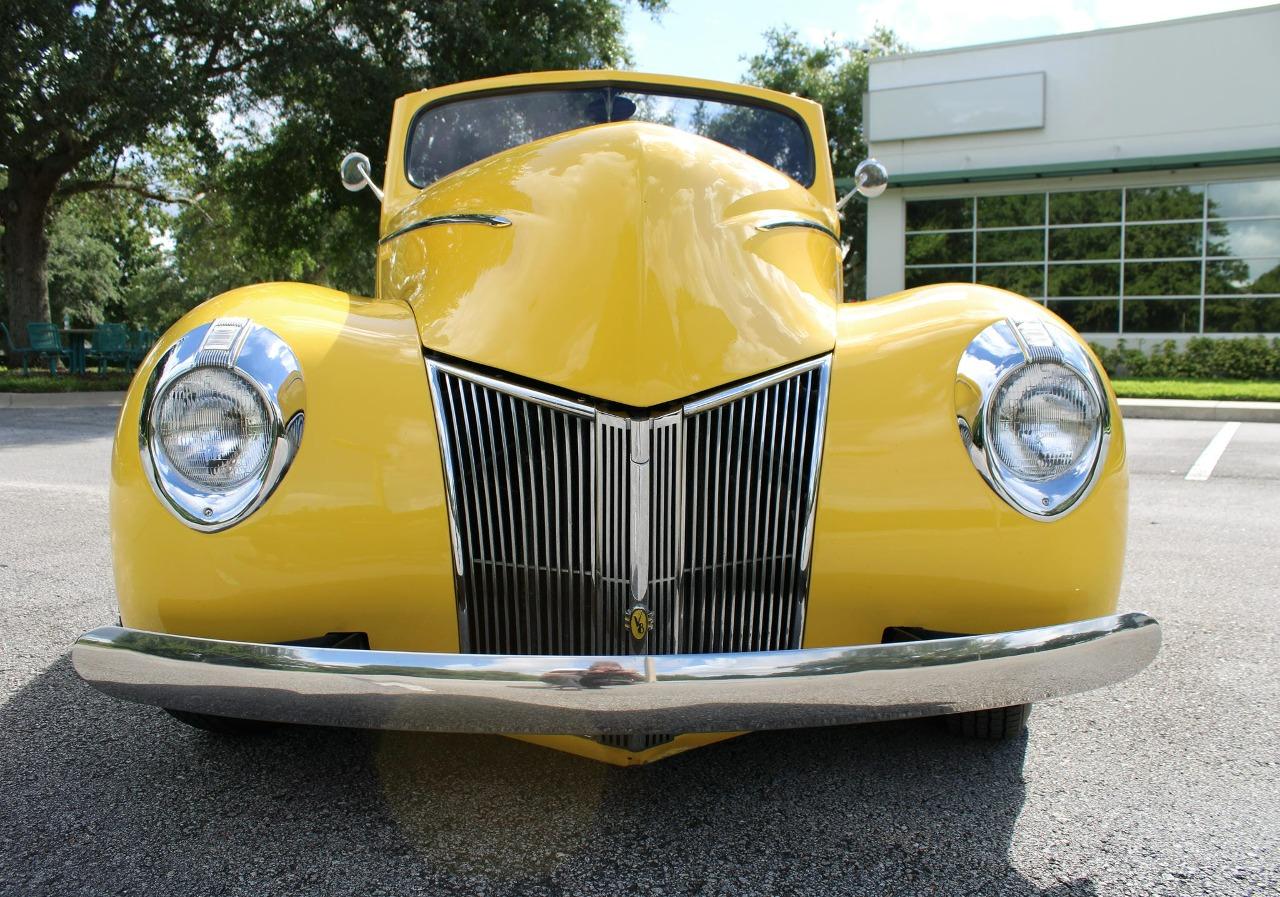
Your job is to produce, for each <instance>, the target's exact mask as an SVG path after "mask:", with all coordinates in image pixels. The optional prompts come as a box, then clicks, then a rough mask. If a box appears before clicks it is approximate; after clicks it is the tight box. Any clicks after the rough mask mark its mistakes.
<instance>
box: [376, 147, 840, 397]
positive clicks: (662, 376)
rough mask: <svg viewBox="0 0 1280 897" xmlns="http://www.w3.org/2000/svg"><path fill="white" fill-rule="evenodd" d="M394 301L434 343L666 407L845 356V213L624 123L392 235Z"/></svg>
mask: <svg viewBox="0 0 1280 897" xmlns="http://www.w3.org/2000/svg"><path fill="white" fill-rule="evenodd" d="M456 213H470V214H492V215H501V216H503V217H505V218H506V219H509V220H510V221H511V226H509V227H492V226H488V225H485V224H481V223H466V222H464V223H453V224H440V225H435V226H428V227H420V228H415V229H411V230H408V231H406V232H404V233H402V234H401V235H399V236H396V237H393V238H391V239H388V240H386V241H385V242H384V244H383V246H382V249H381V252H380V255H379V277H380V280H381V287H382V294H383V296H384V297H385V298H393V299H394V298H398V299H403V300H405V301H407V302H408V303H409V304H410V305H411V306H412V308H413V309H414V313H415V314H416V316H417V320H418V326H419V330H420V333H421V336H422V342H423V345H424V346H426V347H427V348H428V349H432V350H435V351H438V352H441V353H443V354H445V355H448V356H452V357H454V358H458V359H463V360H467V361H472V362H476V363H479V364H484V365H488V366H491V367H494V368H498V369H501V370H505V371H510V372H512V373H515V374H519V375H522V376H525V377H529V378H531V379H533V380H537V381H540V382H542V383H547V384H551V385H553V386H558V387H561V388H563V389H565V390H568V391H570V392H573V393H577V394H580V395H584V396H591V397H596V398H599V399H604V400H607V401H613V402H618V403H621V404H624V405H629V406H633V407H650V406H654V405H659V404H662V403H664V402H668V401H672V400H675V399H679V398H682V397H685V396H688V395H691V394H694V393H697V392H700V391H702V390H706V389H711V388H713V387H716V386H720V385H722V384H725V383H729V382H732V381H734V380H738V379H741V378H743V377H747V376H750V375H753V374H757V373H760V372H762V371H767V370H771V369H773V368H777V367H781V366H783V365H785V364H788V363H790V362H794V361H798V360H801V359H805V358H810V357H812V356H814V355H818V354H820V353H822V352H826V351H830V349H831V348H832V346H833V345H834V340H835V330H834V319H835V306H836V303H837V301H838V296H839V288H840V285H839V267H840V252H839V247H838V245H837V244H836V242H835V241H834V240H833V239H831V237H830V236H829V235H828V234H825V233H823V232H822V230H820V229H813V228H804V227H780V228H775V229H771V230H761V229H760V225H761V224H764V223H768V222H773V221H779V220H808V221H812V222H817V223H818V224H820V225H822V226H824V227H826V228H832V227H834V225H835V219H834V214H833V212H832V211H831V210H830V208H829V207H827V206H824V205H823V204H822V203H820V202H818V201H817V200H816V199H815V198H814V197H813V196H812V195H811V194H810V193H809V192H808V191H807V190H805V189H804V188H803V187H801V186H800V185H798V184H796V183H795V182H794V181H792V180H791V179H790V178H788V177H786V176H785V175H783V174H781V173H779V172H777V171H775V170H774V169H772V168H770V167H768V166H767V165H765V164H763V163H761V162H758V161H757V160H755V159H753V158H751V157H749V156H746V155H744V154H742V153H740V152H737V151H736V150H733V149H730V148H728V147H725V146H722V145H720V144H717V143H714V142H712V141H710V140H706V139H704V138H701V137H696V136H693V135H689V134H685V133H682V132H679V131H676V130H674V129H672V128H666V127H663V126H660V125H650V124H639V123H631V122H624V123H616V124H606V125H600V126H597V127H592V128H587V129H584V130H580V131H574V132H570V133H568V134H564V135H559V136H556V137H552V138H548V139H546V140H542V141H539V142H537V143H533V144H529V145H527V146H522V147H518V148H516V149H512V150H509V151H507V152H505V153H502V154H500V155H497V156H493V157H490V158H489V159H486V160H483V161H481V162H478V163H476V164H475V165H472V166H470V167H468V168H466V169H463V170H461V171H459V172H456V173H455V174H453V175H450V176H449V177H447V178H445V179H443V180H441V181H439V182H438V183H437V184H435V185H434V186H432V188H430V189H429V190H426V191H424V193H423V194H422V195H421V197H420V198H419V199H418V200H417V201H416V202H414V203H413V204H411V205H410V206H409V207H407V208H405V209H403V210H401V211H400V212H399V213H397V214H396V216H395V217H394V218H393V219H392V220H390V221H388V222H385V226H384V232H386V233H394V232H395V231H397V230H399V229H401V228H404V227H406V226H407V225H411V224H414V223H417V222H422V221H425V220H427V219H430V218H433V217H436V216H442V215H450V214H456Z"/></svg>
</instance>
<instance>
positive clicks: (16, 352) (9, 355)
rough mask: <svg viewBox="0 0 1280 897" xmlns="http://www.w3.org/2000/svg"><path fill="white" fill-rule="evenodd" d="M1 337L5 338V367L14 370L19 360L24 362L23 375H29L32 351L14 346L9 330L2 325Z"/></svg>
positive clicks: (0, 325)
mask: <svg viewBox="0 0 1280 897" xmlns="http://www.w3.org/2000/svg"><path fill="white" fill-rule="evenodd" d="M0 335H3V336H4V346H3V348H4V363H5V366H6V367H8V368H10V369H12V368H13V363H14V361H15V360H17V359H21V360H22V373H23V374H26V373H27V361H28V356H30V354H31V350H30V349H19V348H18V347H17V346H15V345H14V344H13V338H12V337H11V336H10V335H9V328H8V327H6V326H4V325H3V324H0Z"/></svg>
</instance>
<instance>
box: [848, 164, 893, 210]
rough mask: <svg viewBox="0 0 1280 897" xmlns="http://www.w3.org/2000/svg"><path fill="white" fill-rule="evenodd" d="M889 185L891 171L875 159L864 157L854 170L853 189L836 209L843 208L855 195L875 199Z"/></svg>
mask: <svg viewBox="0 0 1280 897" xmlns="http://www.w3.org/2000/svg"><path fill="white" fill-rule="evenodd" d="M887 186H889V172H888V171H886V170H885V167H884V166H883V165H881V164H880V163H879V162H877V161H876V160H875V159H863V160H862V161H861V162H859V163H858V167H857V168H855V169H854V170H853V189H852V190H850V191H849V192H848V193H846V194H845V195H844V196H842V197H841V198H840V201H839V202H838V203H836V210H837V211H838V210H840V209H843V208H844V207H845V206H846V205H848V203H849V200H851V199H853V198H854V197H855V196H865V197H866V198H867V199H875V198H876V197H877V196H879V195H880V194H881V193H883V192H884V188H885V187H887Z"/></svg>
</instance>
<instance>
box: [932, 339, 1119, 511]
mask: <svg viewBox="0 0 1280 897" xmlns="http://www.w3.org/2000/svg"><path fill="white" fill-rule="evenodd" d="M956 387H957V388H956V417H957V425H958V426H959V429H960V435H961V440H962V441H963V442H964V445H965V447H966V448H967V449H968V451H969V457H970V459H971V460H972V461H973V464H974V466H975V467H976V468H977V469H978V472H979V473H981V474H982V476H983V478H984V479H985V480H986V481H987V483H988V484H989V485H990V486H991V487H992V488H993V489H994V490H995V491H996V493H997V494H999V495H1000V496H1001V497H1002V498H1003V499H1004V500H1005V501H1007V502H1008V503H1009V504H1011V505H1013V506H1014V507H1015V508H1017V509H1018V510H1019V511H1021V512H1022V513H1024V514H1026V515H1027V516H1029V517H1034V518H1037V519H1052V518H1054V517H1059V516H1061V515H1063V514H1065V513H1067V512H1068V511H1070V510H1071V509H1072V508H1073V507H1075V506H1076V505H1077V504H1078V503H1079V502H1080V501H1081V499H1083V498H1084V497H1085V496H1086V495H1087V494H1088V492H1089V490H1090V489H1091V488H1092V487H1093V484H1094V482H1096V480H1097V477H1098V474H1099V472H1100V471H1101V468H1102V460H1103V458H1104V457H1105V455H1106V448H1107V444H1108V442H1109V439H1110V433H1111V420H1110V414H1109V410H1108V405H1107V401H1106V391H1105V389H1104V387H1103V385H1102V378H1101V376H1100V375H1099V374H1098V372H1097V370H1096V368H1095V367H1094V365H1093V362H1092V360H1091V359H1090V358H1089V355H1088V353H1087V352H1086V351H1085V349H1084V347H1083V346H1082V345H1081V344H1080V342H1079V341H1078V340H1076V339H1074V338H1072V337H1071V336H1070V335H1069V334H1068V333H1067V332H1066V331H1064V330H1062V329H1061V328H1059V327H1056V326H1054V325H1052V324H1048V323H1045V322H1041V321H1017V322H1015V321H999V322H997V323H995V324H992V325H991V326H990V327H988V328H987V329H986V330H984V331H982V332H981V333H980V334H978V336H977V337H975V338H974V340H973V342H972V343H970V344H969V348H968V349H966V350H965V354H964V356H963V357H962V358H961V360H960V366H959V369H958V371H957V375H956Z"/></svg>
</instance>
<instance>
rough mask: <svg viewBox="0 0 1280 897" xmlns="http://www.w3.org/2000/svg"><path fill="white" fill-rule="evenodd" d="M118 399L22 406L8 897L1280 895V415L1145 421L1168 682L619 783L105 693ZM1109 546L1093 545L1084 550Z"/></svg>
mask: <svg viewBox="0 0 1280 897" xmlns="http://www.w3.org/2000/svg"><path fill="white" fill-rule="evenodd" d="M116 413H117V411H116V409H112V408H77V409H17V408H14V409H0V651H2V653H0V894H3V895H23V897H26V895H46V894H49V895H54V894H57V895H62V894H86V895H88V894H92V895H108V894H146V895H161V894H179V895H204V894H208V895H253V897H262V895H275V894H305V895H309V897H310V895H317V897H319V895H330V894H342V895H360V897H372V895H389V897H390V895H394V897H399V895H407V894H431V895H435V894H490V895H513V897H514V895H521V897H524V895H558V894H565V895H567V894H584V895H586V894H590V895H596V894H598V895H609V897H620V895H632V894H636V895H641V894H644V895H648V894H653V895H693V894H706V895H713V894H714V895H721V894H723V895H757V894H759V895H775V894H787V895H792V894H795V895H809V894H812V895H823V897H826V895H837V894H840V895H843V894H849V895H864V894H865V895H873V894H874V895H880V894H991V895H1006V897H1028V895H1054V897H1059V895H1129V894H1144V895H1145V894H1161V895H1164V894H1168V895H1191V894H1276V893H1280V749H1278V748H1277V731H1278V730H1280V711H1278V710H1277V706H1278V704H1280V639H1278V638H1277V636H1278V634H1280V611H1278V607H1280V594H1277V592H1278V589H1277V584H1278V583H1280V424H1265V423H1243V424H1241V425H1240V426H1239V427H1237V428H1235V429H1234V430H1233V431H1232V433H1231V434H1230V438H1229V440H1227V441H1226V444H1225V446H1222V447H1221V451H1220V452H1219V454H1218V457H1217V458H1216V459H1209V460H1212V461H1213V463H1212V464H1210V465H1209V467H1210V471H1209V474H1208V476H1207V478H1205V479H1198V480H1187V479H1186V476H1187V474H1188V473H1189V472H1190V471H1191V470H1192V469H1193V467H1197V462H1200V463H1199V465H1198V466H1199V469H1200V471H1201V472H1203V470H1204V467H1205V461H1206V459H1205V457H1204V456H1205V452H1206V449H1207V448H1209V446H1210V444H1211V443H1214V442H1215V437H1217V440H1216V441H1217V442H1218V443H1221V442H1222V441H1223V439H1222V436H1221V432H1222V428H1223V427H1224V426H1226V424H1224V423H1221V422H1200V421H1177V422H1175V421H1163V420H1134V421H1130V422H1129V423H1128V425H1127V430H1128V434H1129V448H1130V465H1131V470H1132V474H1133V478H1132V512H1131V527H1130V542H1129V553H1128V561H1127V570H1126V577H1125V584H1124V591H1123V594H1122V596H1121V607H1122V609H1123V610H1145V611H1148V612H1150V613H1152V614H1154V615H1155V616H1157V617H1158V618H1159V619H1160V620H1161V621H1162V622H1163V624H1164V633H1165V646H1164V649H1163V651H1162V653H1161V655H1160V656H1159V658H1157V660H1156V661H1155V663H1154V664H1153V665H1152V667H1150V668H1149V669H1148V670H1147V671H1145V672H1144V673H1142V674H1141V675H1140V676H1138V677H1137V678H1135V679H1133V680H1131V681H1129V682H1126V683H1123V684H1121V685H1118V686H1116V687H1113V688H1109V689H1105V690H1102V691H1096V692H1092V693H1089V694H1083V695H1077V696H1074V697H1070V698H1065V699H1060V700H1055V701H1048V702H1045V703H1043V704H1039V705H1037V706H1036V708H1035V712H1034V713H1033V714H1032V717H1031V723H1030V732H1029V737H1027V738H1025V739H1022V740H1019V741H1016V742H1014V743H1010V744H1003V745H996V746H991V745H987V744H981V743H974V742H967V741H964V740H959V739H956V738H953V737H952V736H949V735H947V734H946V733H945V732H943V731H940V730H939V728H938V727H937V726H936V725H935V724H933V723H932V722H930V721H911V722H902V723H884V724H877V725H868V726H849V727H840V728H831V729H807V730H798V731H789V732H770V733H758V734H754V735H749V736H746V737H743V738H737V739H733V740H730V741H727V742H724V743H721V744H718V745H714V746H711V747H708V748H703V749H700V750H697V751H693V752H691V753H689V754H685V755H682V756H679V757H675V758H673V759H670V760H666V761H663V762H661V763H657V764H654V765H652V766H648V767H641V768H636V769H615V768H612V767H607V766H603V765H599V764H596V763H592V762H590V761H587V760H580V759H577V758H574V757H570V756H567V755H564V754H560V753H558V752H554V751H550V750H546V749H543V748H538V747H535V746H532V745H527V744H523V743H519V742H515V741H512V740H509V739H504V738H499V737H487V736H486V737H482V736H463V735H424V734H407V733H371V732H357V731H346V730H331V729H311V728H302V727H299V728H290V729H284V730H281V731H279V732H277V733H275V734H272V735H268V736H263V737H254V738H247V739H241V740H235V739H231V740H228V739H224V738H219V737H215V736H210V735H206V734H203V733H200V732H197V731H195V730H192V729H188V728H185V727H183V726H181V725H180V724H178V723H176V722H175V721H173V720H171V719H170V718H169V717H167V716H166V715H165V714H164V713H163V712H162V711H159V710H156V709H154V708H149V707H141V706H136V705H128V704H124V703H120V702H117V701H113V700H111V699H109V698H106V697H105V696H103V695H100V694H98V693H97V692H95V691H93V690H92V689H90V688H88V687H86V686H84V685H83V684H82V683H81V682H80V681H79V680H78V679H77V678H76V676H75V674H74V672H73V671H72V670H71V667H70V664H69V662H68V659H67V652H68V648H69V646H70V645H71V643H72V642H73V641H74V639H75V638H76V636H77V635H79V634H80V633H81V632H82V631H84V630H87V629H90V628H93V627H95V626H97V625H100V624H102V623H105V622H111V621H113V620H114V619H115V615H116V611H115V607H114V596H113V590H112V582H111V572H110V546H109V535H108V531H107V519H106V508H107V502H106V483H107V476H108V464H109V454H110V444H111V431H112V428H113V426H114V420H115V415H116ZM1081 563H1088V559H1087V558H1082V559H1081Z"/></svg>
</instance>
